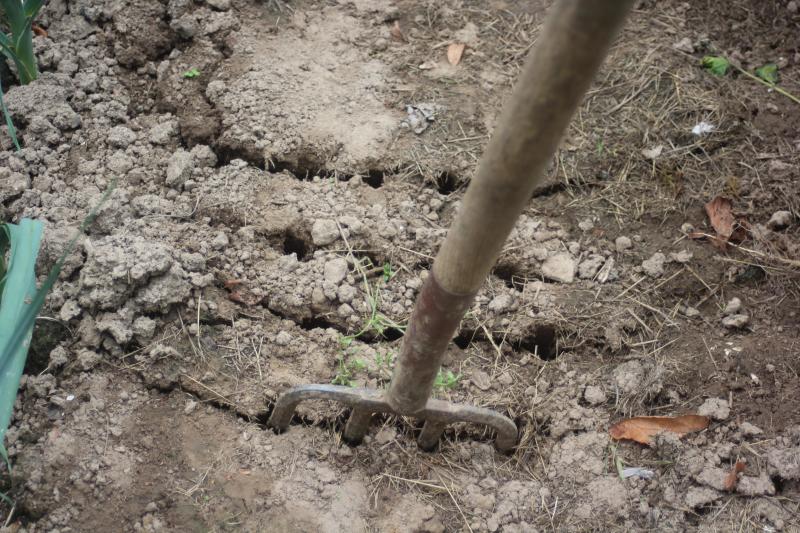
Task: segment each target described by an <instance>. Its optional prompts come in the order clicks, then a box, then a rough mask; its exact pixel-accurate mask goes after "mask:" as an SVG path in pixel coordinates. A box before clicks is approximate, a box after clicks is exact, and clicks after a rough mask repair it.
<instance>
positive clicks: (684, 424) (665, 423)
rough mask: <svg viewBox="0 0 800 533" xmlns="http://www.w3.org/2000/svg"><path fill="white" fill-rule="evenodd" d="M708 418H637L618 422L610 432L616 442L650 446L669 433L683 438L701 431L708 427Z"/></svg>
mask: <svg viewBox="0 0 800 533" xmlns="http://www.w3.org/2000/svg"><path fill="white" fill-rule="evenodd" d="M708 423H709V419H708V417H707V416H700V415H682V416H635V417H633V418H628V419H625V420H623V421H621V422H617V423H616V424H614V425H613V426H611V428H610V429H609V430H608V433H609V435H611V438H612V439H614V440H620V439H627V440H634V441H636V442H640V443H642V444H650V443H651V442H652V438H653V437H654V436H655V435H657V434H659V433H662V432H665V431H668V432H671V433H675V434H676V435H677V436H679V437H682V436H684V435H686V434H687V433H692V432H695V431H700V430H703V429H705V428H707V427H708Z"/></svg>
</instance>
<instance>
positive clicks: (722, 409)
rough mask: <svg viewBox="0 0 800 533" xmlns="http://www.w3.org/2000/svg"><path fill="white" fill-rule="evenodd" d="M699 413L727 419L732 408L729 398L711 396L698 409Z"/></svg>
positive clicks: (716, 418) (715, 418)
mask: <svg viewBox="0 0 800 533" xmlns="http://www.w3.org/2000/svg"><path fill="white" fill-rule="evenodd" d="M697 414H699V415H701V416H708V417H711V418H713V419H714V420H725V419H726V418H728V416H729V415H730V414H731V408H730V405H728V400H723V399H722V398H709V399H707V400H706V401H704V402H703V404H702V405H701V406H700V408H699V409H697Z"/></svg>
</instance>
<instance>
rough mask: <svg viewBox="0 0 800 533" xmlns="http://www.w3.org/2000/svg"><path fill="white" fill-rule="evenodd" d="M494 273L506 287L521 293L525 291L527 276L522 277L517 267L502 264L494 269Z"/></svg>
mask: <svg viewBox="0 0 800 533" xmlns="http://www.w3.org/2000/svg"><path fill="white" fill-rule="evenodd" d="M492 272H493V274H494V275H495V276H497V277H498V278H500V279H501V280H503V282H504V283H505V284H506V287H508V288H510V289H515V290H518V291H520V292H521V291H522V290H523V289H525V283H526V281H527V279H526V278H525V276H522V275H520V273H519V268H517V266H516V265H512V264H510V263H501V264H498V265H497V266H496V267H494V270H493V271H492Z"/></svg>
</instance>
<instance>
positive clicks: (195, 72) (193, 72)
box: [181, 67, 200, 79]
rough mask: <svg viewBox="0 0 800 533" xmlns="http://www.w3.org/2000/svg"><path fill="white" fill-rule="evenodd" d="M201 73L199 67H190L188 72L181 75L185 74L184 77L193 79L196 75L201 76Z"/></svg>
mask: <svg viewBox="0 0 800 533" xmlns="http://www.w3.org/2000/svg"><path fill="white" fill-rule="evenodd" d="M199 75H200V71H199V70H197V69H196V68H194V67H192V68H190V69H189V70H187V71H186V72H184V73H183V74H181V76H183V77H184V78H186V79H192V78H196V77H197V76H199Z"/></svg>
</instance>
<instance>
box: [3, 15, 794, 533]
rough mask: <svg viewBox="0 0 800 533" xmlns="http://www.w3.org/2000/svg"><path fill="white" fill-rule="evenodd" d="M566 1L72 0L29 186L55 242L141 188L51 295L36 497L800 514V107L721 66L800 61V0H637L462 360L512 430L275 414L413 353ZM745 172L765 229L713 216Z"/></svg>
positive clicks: (314, 512)
mask: <svg viewBox="0 0 800 533" xmlns="http://www.w3.org/2000/svg"><path fill="white" fill-rule="evenodd" d="M547 5H549V3H548V2H522V1H516V0H492V1H490V2H473V1H471V0H448V1H445V2H433V1H424V0H379V1H367V0H329V1H324V2H311V1H305V0H298V1H293V2H284V1H282V0H269V1H255V0H231V1H228V0H206V1H204V2H200V1H190V0H171V1H170V2H159V1H155V0H153V1H145V0H130V1H121V2H111V3H109V2H101V1H98V0H79V1H76V2H65V1H63V0H59V1H56V0H52V1H51V2H49V3H48V4H47V6H46V7H45V8H44V10H43V14H42V16H41V21H40V24H41V25H42V26H43V27H44V28H46V30H47V33H48V35H47V37H37V38H36V47H37V51H38V54H39V57H40V61H41V68H42V76H41V78H40V79H39V80H37V81H36V82H35V83H33V84H32V85H30V86H28V87H17V86H13V87H11V88H10V89H9V90H8V92H7V94H6V101H7V104H8V107H9V109H10V111H11V113H12V115H13V116H14V120H15V122H16V123H17V124H18V126H19V129H20V133H21V138H22V140H23V143H24V147H23V149H22V151H20V152H15V151H13V150H12V147H11V146H10V142H9V141H8V138H7V135H5V133H2V135H0V202H2V204H1V205H2V212H3V214H4V217H5V218H6V219H9V220H16V219H18V218H20V217H23V216H29V217H37V218H40V219H43V220H45V221H46V223H47V230H46V236H45V242H44V244H43V250H42V260H41V265H40V274H42V275H44V274H45V273H46V271H47V269H48V268H49V266H50V265H51V264H52V262H53V261H54V260H55V259H56V258H57V257H58V255H59V253H60V251H61V250H62V249H63V247H64V245H65V244H66V242H67V241H68V240H69V238H70V236H71V235H72V232H73V231H74V229H75V228H76V227H77V226H78V225H79V224H80V222H81V220H82V219H83V217H84V216H85V215H86V213H87V212H88V211H89V209H90V208H91V206H93V205H95V204H96V203H97V201H98V200H99V198H100V197H101V195H102V193H103V191H105V190H106V188H107V187H109V186H110V185H111V184H112V183H115V189H114V192H113V193H112V195H111V197H110V198H109V201H108V202H107V203H106V204H105V205H104V206H103V208H102V209H101V211H100V215H99V217H98V219H97V221H96V223H95V224H94V225H93V226H92V227H91V228H90V230H89V233H88V235H87V236H86V237H85V238H84V239H82V241H81V246H80V249H79V250H78V251H77V252H76V253H74V254H73V255H72V257H70V258H69V260H68V262H67V265H66V268H65V269H64V272H63V273H62V276H61V281H60V283H59V284H58V285H57V286H56V288H55V290H54V291H53V292H52V294H51V295H50V297H49V299H48V303H47V306H46V312H45V313H44V315H43V318H42V320H40V321H39V323H38V324H37V328H36V330H35V334H34V342H33V346H32V349H31V356H30V360H29V363H28V367H27V369H26V376H25V377H24V381H23V387H22V390H21V392H20V395H19V404H18V409H17V410H16V415H15V416H16V418H15V420H14V422H13V425H12V428H11V429H10V431H9V433H8V445H9V446H8V448H9V451H10V454H11V461H12V464H13V470H12V472H11V473H10V475H9V473H8V472H5V471H3V472H1V473H0V490H2V492H4V493H6V494H8V496H9V497H10V498H11V499H12V500H13V502H14V504H13V506H9V505H6V504H5V503H1V504H0V516H2V517H4V519H3V520H4V521H2V522H0V526H2V525H3V523H4V524H5V526H4V527H2V528H0V531H3V532H4V533H5V532H6V531H9V532H22V531H26V532H38V531H50V532H55V531H58V532H62V533H63V532H67V531H81V532H82V531H298V532H300V531H303V532H305V531H323V532H339V531H342V532H343V531H376V532H377V531H380V532H384V531H387V532H392V531H397V532H400V531H417V532H443V531H475V532H479V531H488V532H495V531H501V532H507V533H511V532H523V531H549V530H553V531H594V530H597V531H617V530H620V531H621V530H626V531H631V530H632V531H650V530H653V531H686V530H697V531H734V530H735V531H777V530H782V531H800V380H799V378H798V370H800V366H799V365H798V358H797V349H798V346H797V337H798V335H797V333H798V321H799V318H798V297H799V295H800V292H799V291H798V279H799V278H798V270H799V269H800V267H799V266H798V265H800V263H798V261H800V237H799V235H798V229H799V228H800V225H798V224H797V216H798V214H799V213H800V202H798V168H800V167H798V163H799V162H800V107H799V106H798V105H797V104H795V103H793V102H792V101H791V100H789V99H788V98H786V97H784V96H782V95H780V94H778V93H776V92H775V91H772V90H769V89H768V88H767V87H765V86H763V85H760V84H758V83H756V82H753V81H752V80H749V79H748V78H746V77H744V76H742V75H737V74H736V73H732V74H729V75H728V76H726V77H724V78H718V77H714V76H712V75H710V74H709V73H707V72H705V71H703V69H702V68H701V67H700V66H699V63H700V60H701V58H702V57H703V56H704V55H707V54H718V55H725V56H727V57H729V58H731V59H732V60H733V61H735V62H736V63H737V64H739V65H741V67H742V68H745V69H748V70H750V71H752V70H753V69H755V68H756V67H759V66H761V65H763V64H764V63H767V62H775V63H776V64H778V66H779V73H780V85H781V86H782V87H784V88H785V89H786V90H788V91H789V92H790V93H793V94H795V95H798V94H800V48H799V47H798V42H797V35H798V31H800V14H798V10H797V3H796V2H784V1H783V0H781V1H766V2H765V1H756V0H735V1H732V2H728V3H724V4H723V3H716V2H695V3H691V4H690V3H683V2H677V1H664V2H652V1H641V2H638V3H637V5H636V8H635V10H634V12H633V14H632V16H631V18H630V20H629V22H628V24H627V26H626V28H625V29H624V31H623V32H622V35H621V36H620V38H619V40H618V41H617V43H616V44H615V46H614V47H613V49H612V52H611V54H610V56H609V58H608V61H607V63H606V65H605V66H604V67H603V69H602V71H601V73H600V75H599V76H598V79H597V80H596V83H595V84H594V86H593V87H592V89H591V90H590V92H589V93H588V94H587V96H586V99H585V102H584V104H583V106H582V108H581V110H580V112H579V113H578V114H577V116H576V117H575V120H574V121H573V123H572V125H571V127H570V129H569V132H568V134H567V136H566V137H565V139H564V140H563V142H562V146H561V149H560V150H559V152H558V154H557V156H556V157H555V158H554V161H553V162H552V165H551V166H550V168H549V170H548V175H547V176H546V177H545V179H544V180H543V181H542V183H541V185H540V186H539V187H538V188H537V190H536V193H535V194H534V197H533V198H532V199H531V202H530V204H529V206H528V208H527V209H526V211H525V214H524V215H523V217H522V218H521V219H520V221H519V223H518V224H517V226H516V228H515V230H514V232H513V234H512V236H511V238H510V239H509V241H508V242H507V243H506V246H505V248H504V251H503V253H502V255H501V257H500V260H499V262H498V265H497V267H496V269H495V270H494V272H493V273H492V275H490V276H489V278H488V279H487V280H486V284H485V286H484V288H483V289H482V291H481V293H480V294H479V296H478V298H477V300H476V302H475V305H474V307H473V308H472V309H471V310H470V312H469V313H468V315H467V317H466V318H465V320H464V321H463V323H462V325H461V328H460V330H459V333H458V336H457V337H456V339H455V340H454V342H453V344H452V345H451V347H450V349H449V351H448V354H447V357H446V360H445V366H444V369H443V372H444V373H443V378H444V379H443V380H442V383H441V384H440V386H439V387H437V389H436V392H435V393H436V395H437V396H440V397H443V398H447V399H449V400H452V401H458V402H464V403H471V404H474V405H481V406H486V407H490V408H493V409H496V410H498V411H500V412H503V413H505V414H507V415H508V416H510V417H512V418H513V419H514V420H515V421H516V422H517V424H518V425H519V427H520V442H519V445H518V447H517V448H516V450H515V451H514V452H513V453H512V454H509V455H503V454H499V453H497V452H496V451H495V450H494V448H493V447H492V435H491V434H490V433H489V432H487V431H486V430H485V429H483V428H478V427H467V426H461V425H459V426H455V427H452V428H448V430H447V431H446V433H445V437H444V439H443V441H442V442H441V444H440V446H439V449H438V450H437V451H436V452H434V453H424V452H421V451H419V450H418V449H417V447H416V445H415V444H414V436H415V434H416V433H417V432H418V431H419V426H418V424H417V423H416V422H415V421H414V420H412V419H406V418H396V417H386V416H376V417H375V420H374V428H373V430H372V431H371V433H370V434H369V436H368V437H367V439H366V441H365V443H364V444H362V445H361V446H358V447H350V446H348V445H347V444H345V443H343V442H342V440H341V437H340V433H341V429H342V426H343V422H344V420H345V419H346V415H347V413H346V411H345V410H344V409H342V408H341V406H338V405H335V404H327V403H322V402H318V403H308V404H303V405H302V406H301V407H300V409H299V411H298V415H297V417H296V418H295V420H294V421H293V424H292V426H291V428H290V430H289V431H287V432H286V433H284V434H280V435H277V434H275V433H274V432H272V431H271V430H269V429H267V428H266V426H265V422H266V420H267V418H268V416H269V413H270V412H271V408H272V405H273V404H274V401H275V399H276V398H277V396H278V395H279V394H280V393H281V392H282V391H283V390H285V389H286V388H288V387H290V386H293V385H296V384H301V383H311V382H318V383H331V382H336V383H340V384H351V385H357V386H368V387H373V388H380V387H382V386H385V384H386V383H388V379H389V377H390V375H391V367H392V360H393V357H394V356H395V354H396V353H397V351H398V347H399V344H400V342H402V340H401V339H402V334H403V325H404V323H405V322H406V320H407V319H408V316H409V314H410V312H411V309H412V307H413V302H414V298H415V296H416V294H417V291H418V289H419V287H420V286H421V284H422V280H423V279H424V278H425V276H426V275H427V271H428V269H429V268H430V266H431V263H432V259H433V256H434V255H435V253H436V250H437V249H438V246H439V244H440V243H441V241H442V239H443V238H444V235H445V234H446V230H447V227H448V226H449V224H450V221H451V220H452V218H453V215H454V213H455V212H456V210H457V208H458V205H459V199H460V197H461V195H462V194H463V191H464V189H465V188H466V187H467V186H468V184H469V179H470V176H471V173H472V171H473V169H474V168H475V165H476V162H477V160H478V158H479V157H480V153H481V151H482V149H483V146H484V145H485V143H486V140H487V138H488V136H489V134H490V132H491V131H492V128H493V127H494V122H495V120H496V117H497V114H498V111H499V109H500V107H501V105H502V102H503V99H504V98H505V97H506V96H507V95H508V94H509V92H510V90H511V86H512V83H513V81H514V79H515V76H516V73H517V72H518V70H519V68H520V65H521V62H522V60H523V58H524V57H525V54H526V53H527V51H528V50H529V49H530V47H531V45H532V43H533V42H534V41H535V39H536V37H537V34H538V31H539V27H540V24H541V22H542V20H543V17H544V15H545V12H546V8H547ZM452 42H460V43H465V44H466V45H467V47H466V51H465V54H464V56H463V58H462V61H461V62H460V63H459V64H458V65H456V66H453V65H451V64H449V63H448V61H447V58H446V50H447V46H448V44H450V43H452ZM565 68H568V66H565ZM191 69H196V70H197V71H198V72H199V74H198V75H197V76H195V77H186V76H185V73H186V72H189V71H190V70H191ZM408 106H412V109H411V111H412V112H414V108H416V109H417V113H419V110H420V109H425V110H429V111H432V112H433V115H434V116H433V120H432V121H430V122H427V123H426V124H425V126H426V128H425V129H424V131H420V132H419V133H416V132H415V131H414V126H419V124H418V123H410V122H413V121H410V119H409V116H410V115H409V110H408ZM415 116H417V117H418V116H419V115H418V114H417V115H415ZM701 121H705V122H707V123H710V124H712V125H713V126H714V129H713V131H711V132H710V133H706V134H704V135H694V134H693V133H692V128H693V127H694V126H695V125H696V124H698V123H700V122H701ZM653 154H655V155H653ZM717 195H724V196H726V197H728V198H731V199H732V201H733V205H734V209H735V212H736V215H737V216H738V217H739V218H740V219H744V220H746V221H747V222H748V224H749V227H750V229H751V231H750V234H749V236H748V239H747V240H745V241H744V242H743V243H742V244H741V245H740V246H739V247H733V246H729V247H728V248H727V249H725V250H720V249H719V248H717V247H714V246H713V245H712V244H711V243H710V242H709V241H707V240H696V239H691V238H689V237H688V236H687V229H688V226H687V224H688V225H691V226H692V228H694V229H695V230H698V231H701V232H705V233H710V232H713V230H712V229H711V227H710V224H709V221H708V219H707V217H706V214H705V212H704V210H703V205H704V204H705V203H706V202H707V201H709V200H711V199H712V198H713V197H715V196H717ZM778 211H788V212H789V215H788V219H787V221H788V224H779V225H777V226H776V225H775V224H770V223H769V221H770V219H771V217H772V216H773V214H774V213H776V212H778ZM659 254H661V255H659ZM734 298H738V299H739V300H740V302H741V305H740V307H741V309H739V310H738V311H736V312H731V311H730V310H729V311H726V310H725V308H726V306H728V304H729V302H731V300H732V299H734ZM734 314H737V315H746V318H744V319H741V321H740V327H727V326H725V325H724V324H723V320H724V319H726V318H730V316H731V315H734ZM448 378H449V379H448ZM696 412H701V413H707V414H710V415H711V416H712V417H713V418H714V420H713V422H712V424H711V426H710V427H709V428H708V429H707V430H706V431H703V432H701V433H697V434H694V435H690V436H687V437H685V438H684V439H682V440H677V439H675V438H668V437H666V436H665V437H659V438H658V440H657V442H656V444H654V445H652V446H650V447H644V446H641V445H638V444H635V443H629V442H614V441H612V440H611V439H610V437H609V435H608V428H609V426H610V425H611V424H613V423H614V422H616V421H617V420H620V419H622V418H624V417H626V416H636V415H677V414H685V413H696ZM737 461H745V462H746V464H747V466H746V468H745V470H744V472H742V473H741V474H739V482H738V484H737V486H736V488H735V489H734V490H732V491H731V490H727V489H726V485H725V479H726V477H727V476H728V473H729V471H730V470H731V468H733V465H734V464H735V463H736V462H737ZM627 467H641V468H645V469H648V470H650V471H652V473H653V475H652V477H651V478H649V479H642V478H638V477H635V476H634V477H628V478H623V476H622V475H621V469H622V468H627Z"/></svg>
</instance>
